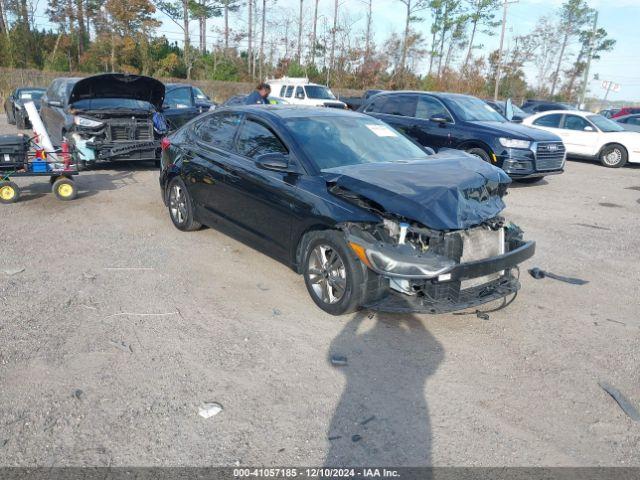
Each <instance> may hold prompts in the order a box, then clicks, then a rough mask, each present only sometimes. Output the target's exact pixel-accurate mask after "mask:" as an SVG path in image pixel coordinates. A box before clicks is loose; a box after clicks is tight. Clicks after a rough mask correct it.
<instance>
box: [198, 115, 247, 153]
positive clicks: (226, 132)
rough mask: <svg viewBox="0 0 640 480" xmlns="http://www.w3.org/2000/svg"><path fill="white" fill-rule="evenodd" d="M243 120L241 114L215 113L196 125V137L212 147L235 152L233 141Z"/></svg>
mask: <svg viewBox="0 0 640 480" xmlns="http://www.w3.org/2000/svg"><path fill="white" fill-rule="evenodd" d="M241 120H242V115H240V114H239V113H232V112H220V113H214V114H213V115H209V116H207V117H206V118H204V119H202V120H201V121H199V122H197V123H196V125H195V126H194V131H195V135H196V137H197V138H198V139H200V140H201V141H203V142H204V143H207V144H209V145H211V146H212V147H216V148H220V149H222V150H228V151H233V140H234V138H235V135H236V132H237V130H238V126H239V125H240V121H241Z"/></svg>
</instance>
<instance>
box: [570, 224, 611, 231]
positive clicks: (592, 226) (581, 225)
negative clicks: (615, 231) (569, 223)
mask: <svg viewBox="0 0 640 480" xmlns="http://www.w3.org/2000/svg"><path fill="white" fill-rule="evenodd" d="M574 225H577V226H579V227H587V228H594V229H596V230H611V229H610V228H607V227H600V226H598V225H590V224H588V223H574Z"/></svg>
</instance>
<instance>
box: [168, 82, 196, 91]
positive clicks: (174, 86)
mask: <svg viewBox="0 0 640 480" xmlns="http://www.w3.org/2000/svg"><path fill="white" fill-rule="evenodd" d="M164 86H165V88H166V89H167V90H173V89H174V88H180V87H193V85H191V84H190V83H165V84H164Z"/></svg>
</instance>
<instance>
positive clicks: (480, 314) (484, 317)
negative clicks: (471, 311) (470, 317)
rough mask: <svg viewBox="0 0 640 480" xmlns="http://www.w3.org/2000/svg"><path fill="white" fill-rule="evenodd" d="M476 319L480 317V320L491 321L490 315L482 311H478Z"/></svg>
mask: <svg viewBox="0 0 640 480" xmlns="http://www.w3.org/2000/svg"><path fill="white" fill-rule="evenodd" d="M476 317H478V318H479V319H480V320H489V314H488V313H487V312H482V311H480V310H476Z"/></svg>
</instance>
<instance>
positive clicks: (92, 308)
mask: <svg viewBox="0 0 640 480" xmlns="http://www.w3.org/2000/svg"><path fill="white" fill-rule="evenodd" d="M78 306H79V307H82V308H86V309H87V310H98V309H97V308H96V307H92V306H90V305H78Z"/></svg>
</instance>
